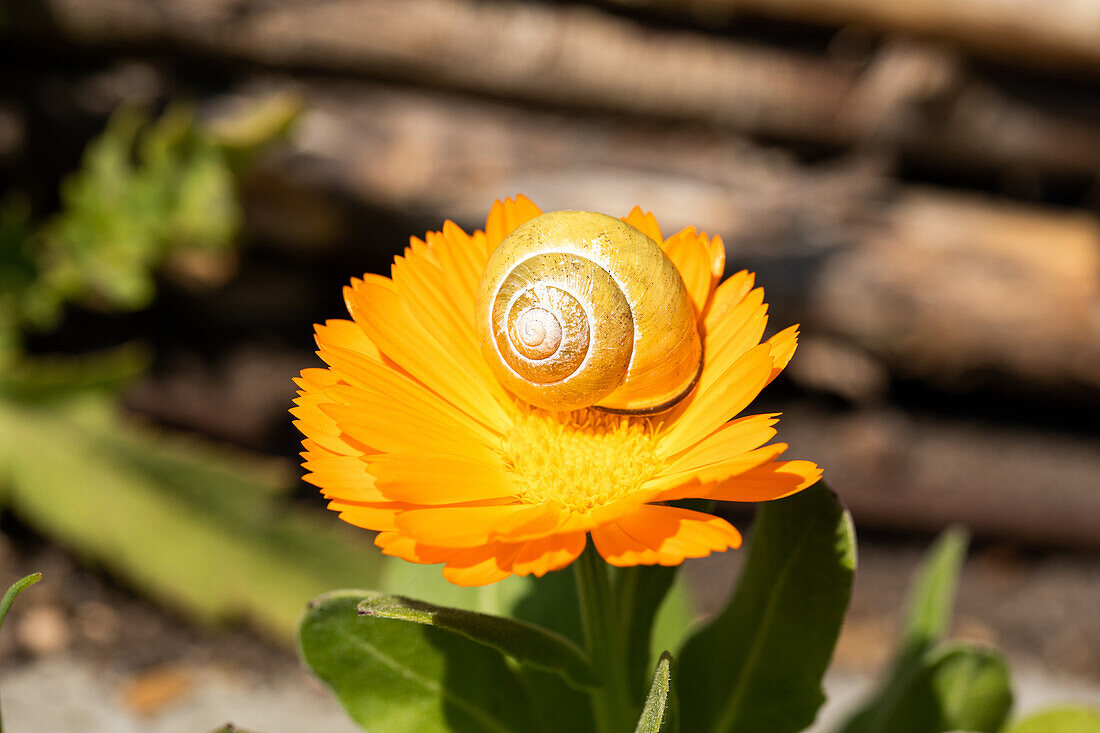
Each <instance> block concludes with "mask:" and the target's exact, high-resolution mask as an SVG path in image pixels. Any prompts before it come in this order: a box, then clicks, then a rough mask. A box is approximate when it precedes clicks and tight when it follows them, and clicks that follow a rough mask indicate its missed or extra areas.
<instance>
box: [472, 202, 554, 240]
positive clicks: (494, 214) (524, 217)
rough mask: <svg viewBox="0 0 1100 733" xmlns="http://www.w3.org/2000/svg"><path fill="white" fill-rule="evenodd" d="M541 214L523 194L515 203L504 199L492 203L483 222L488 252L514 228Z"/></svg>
mask: <svg viewBox="0 0 1100 733" xmlns="http://www.w3.org/2000/svg"><path fill="white" fill-rule="evenodd" d="M541 213H542V210H541V209H539V207H537V206H535V204H534V203H532V202H531V199H529V198H527V197H526V196H524V195H523V194H519V195H517V196H516V200H515V201H513V200H512V199H504V201H497V202H496V203H494V204H493V208H492V209H490V210H489V218H488V219H486V220H485V239H486V245H487V247H488V251H489V252H490V253H491V252H492V251H493V250H494V249H496V248H497V245H498V244H500V243H501V242H502V241H503V240H504V238H505V237H507V236H508V235H509V234H511V233H512V232H513V231H515V230H516V227H518V226H519V225H520V224H523V223H524V222H526V221H528V220H529V219H534V218H535V217H536V216H538V215H539V214H541Z"/></svg>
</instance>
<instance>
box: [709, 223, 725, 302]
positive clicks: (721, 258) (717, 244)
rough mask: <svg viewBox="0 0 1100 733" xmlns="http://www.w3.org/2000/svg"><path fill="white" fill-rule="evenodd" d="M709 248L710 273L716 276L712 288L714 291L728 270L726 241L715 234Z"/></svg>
mask: <svg viewBox="0 0 1100 733" xmlns="http://www.w3.org/2000/svg"><path fill="white" fill-rule="evenodd" d="M707 249H708V250H710V274H711V277H713V278H714V286H713V287H712V288H711V291H712V292H713V289H714V287H717V285H718V282H719V281H720V280H721V279H722V275H723V274H724V273H725V271H726V243H725V242H723V241H722V238H721V237H718V236H715V237H714V239H712V240H710V244H709V245H708V247H707Z"/></svg>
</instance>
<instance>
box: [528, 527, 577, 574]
mask: <svg viewBox="0 0 1100 733" xmlns="http://www.w3.org/2000/svg"><path fill="white" fill-rule="evenodd" d="M586 542H587V535H586V533H584V532H572V533H570V534H556V535H552V536H550V537H544V538H542V539H537V540H532V541H530V542H525V543H523V544H522V545H521V547H520V551H519V552H518V553H517V554H516V556H515V559H514V560H513V561H512V567H511V571H512V573H513V574H515V575H534V576H535V577H537V578H541V577H542V576H543V575H546V574H547V573H549V572H551V571H554V570H558V569H560V568H563V567H565V566H566V565H568V564H569V563H571V562H573V561H574V560H576V559H577V558H578V557H580V554H581V553H582V552H584V546H585V544H586Z"/></svg>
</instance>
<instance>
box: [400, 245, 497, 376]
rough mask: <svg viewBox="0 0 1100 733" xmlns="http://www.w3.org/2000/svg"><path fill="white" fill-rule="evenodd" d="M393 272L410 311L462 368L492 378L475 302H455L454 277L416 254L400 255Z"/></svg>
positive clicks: (467, 371) (403, 299) (402, 298)
mask: <svg viewBox="0 0 1100 733" xmlns="http://www.w3.org/2000/svg"><path fill="white" fill-rule="evenodd" d="M392 275H393V283H394V287H395V288H396V290H397V292H398V294H399V295H400V296H401V300H402V301H404V303H405V305H406V307H407V308H408V311H409V313H410V314H411V315H412V317H413V318H414V319H415V320H416V321H418V322H419V323H420V325H421V326H423V327H424V330H425V331H426V332H427V333H429V334H431V336H432V337H433V338H434V339H435V340H436V341H437V342H438V343H439V345H440V347H441V348H442V349H443V350H445V351H446V352H447V353H448V354H449V355H450V356H451V357H453V358H454V359H455V361H456V362H458V363H459V365H460V366H461V368H462V370H463V371H465V372H466V373H468V374H470V375H473V376H474V377H476V378H478V379H480V380H482V381H484V382H488V381H489V380H491V379H493V375H492V373H491V372H490V371H489V367H488V365H487V364H486V363H485V359H484V358H483V357H482V356H481V348H480V347H479V345H478V336H477V332H476V330H475V328H474V308H473V305H472V304H470V306H469V307H468V308H467V307H465V306H459V305H458V304H456V302H455V299H454V298H452V297H451V291H455V290H457V289H458V288H457V287H456V285H455V284H454V283H452V282H451V281H450V280H451V278H449V277H448V276H447V275H445V274H444V272H443V270H441V269H440V268H439V266H438V265H436V264H435V263H433V262H431V261H430V260H429V259H428V258H426V257H416V256H412V257H407V258H398V260H397V261H396V262H395V263H394V265H393V268H392Z"/></svg>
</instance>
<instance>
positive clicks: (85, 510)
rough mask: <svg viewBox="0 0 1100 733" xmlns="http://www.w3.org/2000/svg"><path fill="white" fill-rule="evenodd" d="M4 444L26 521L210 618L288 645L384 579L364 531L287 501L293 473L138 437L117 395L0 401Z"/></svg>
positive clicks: (12, 491)
mask: <svg viewBox="0 0 1100 733" xmlns="http://www.w3.org/2000/svg"><path fill="white" fill-rule="evenodd" d="M0 434H2V435H4V436H5V439H4V440H3V441H0V496H2V498H3V501H4V503H5V504H6V505H7V506H9V507H10V508H11V510H12V511H13V512H14V513H15V514H17V515H18V516H19V517H20V518H21V519H22V520H23V521H25V522H27V523H28V524H30V525H32V526H33V527H35V528H36V529H37V530H39V531H40V532H43V533H44V534H46V535H48V536H50V537H53V538H55V539H56V540H57V541H59V542H61V543H62V544H64V545H66V546H67V547H69V548H70V549H72V550H74V551H76V552H77V553H79V554H81V555H83V556H85V557H86V558H88V559H89V560H92V561H94V562H97V563H100V564H102V566H103V567H105V568H106V569H107V570H109V571H110V572H112V573H114V574H116V575H117V576H119V577H120V578H123V579H125V580H126V581H128V582H129V583H131V584H132V585H134V586H135V587H136V588H138V589H139V590H141V591H143V592H145V593H147V594H148V595H150V596H152V597H154V598H157V599H159V600H161V601H163V602H166V603H168V604H169V605H171V606H174V607H176V608H179V609H182V610H185V611H187V612H188V613H190V614H191V615H193V616H194V617H196V618H198V619H200V620H205V621H214V620H217V619H224V618H234V619H236V618H242V617H243V618H248V619H250V620H253V621H254V622H256V623H257V624H258V625H259V626H260V627H261V628H263V629H266V630H267V631H269V632H270V633H272V634H275V635H278V636H280V637H282V638H289V637H290V634H291V632H292V631H293V629H294V626H295V623H296V621H297V618H298V615H299V613H300V609H301V608H302V605H303V604H305V603H306V601H308V600H309V599H310V598H312V597H314V596H316V595H317V594H318V593H321V592H323V591H324V590H326V589H329V588H333V587H339V586H341V585H348V584H351V583H362V584H371V585H373V584H376V583H377V581H378V578H379V575H380V573H379V565H380V556H379V555H378V554H377V552H376V551H375V550H374V549H373V548H371V546H370V543H369V540H368V539H367V538H365V537H363V536H362V533H359V532H355V531H354V530H350V529H349V531H347V532H343V531H341V530H343V529H344V528H343V527H339V526H337V525H335V524H334V523H332V522H331V521H327V518H326V517H320V516H314V515H313V514H306V513H299V512H293V511H289V510H288V509H287V508H286V507H285V506H282V503H281V502H279V501H277V499H278V494H279V492H280V491H281V490H282V488H283V487H285V486H286V485H288V483H289V481H288V478H289V477H288V476H287V474H286V473H283V472H282V471H279V472H273V471H272V470H270V466H269V465H266V464H265V465H261V464H258V463H257V462H256V461H255V460H251V461H250V460H246V458H245V457H244V456H242V455H238V454H230V453H227V452H223V451H216V450H214V449H212V448H210V447H206V446H203V445H201V444H199V443H196V442H194V441H184V440H181V439H172V438H169V437H167V436H165V435H160V434H156V433H152V432H148V431H144V432H143V431H138V430H136V429H134V427H133V426H131V425H130V424H127V423H125V422H123V421H122V420H121V419H120V418H119V417H118V416H117V414H116V413H115V410H114V408H113V400H112V397H111V396H110V394H109V393H103V392H99V391H90V392H88V393H85V394H78V395H70V396H67V397H65V398H63V399H61V398H58V399H55V400H38V401H31V402H17V401H14V400H11V399H3V398H2V397H0ZM265 466H266V467H265Z"/></svg>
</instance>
